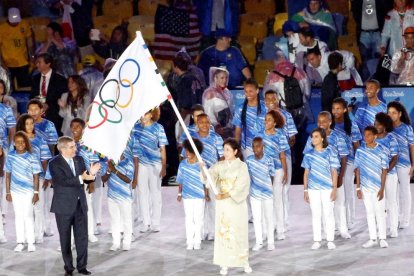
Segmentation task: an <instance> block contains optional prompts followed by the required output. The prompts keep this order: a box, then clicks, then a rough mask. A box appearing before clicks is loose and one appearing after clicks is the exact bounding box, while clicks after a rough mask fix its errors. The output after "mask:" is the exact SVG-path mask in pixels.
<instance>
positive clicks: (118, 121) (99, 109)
mask: <svg viewBox="0 0 414 276" xmlns="http://www.w3.org/2000/svg"><path fill="white" fill-rule="evenodd" d="M107 102H112V103H113V104H114V105H115V101H114V100H106V101H104V102H102V103H101V104H100V105H99V108H98V111H99V115H101V117H102V118H103V117H104V115H103V114H102V109H103V108H104V107H103V105H106V106H107ZM114 109H115V110H116V111H118V113H119V120H117V121H115V120H110V119H106V121H108V122H109V123H113V124H118V123H120V122H121V121H122V113H121V112H119V110H118V109H116V107H114Z"/></svg>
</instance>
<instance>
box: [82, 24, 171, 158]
mask: <svg viewBox="0 0 414 276" xmlns="http://www.w3.org/2000/svg"><path fill="white" fill-rule="evenodd" d="M168 97H170V93H169V92H168V89H167V86H166V84H165V82H164V80H163V79H162V77H161V75H160V74H159V73H158V69H157V66H156V65H155V62H154V60H153V58H152V56H151V54H150V52H149V50H148V48H147V45H146V44H145V42H144V39H143V38H142V35H141V32H137V37H136V38H135V40H134V41H133V42H132V43H131V45H129V47H128V48H127V49H126V50H125V51H124V53H123V54H122V55H121V57H120V58H119V60H118V61H117V62H116V64H115V65H114V67H113V68H112V70H111V72H110V73H109V74H108V76H107V77H106V79H105V81H104V82H103V84H102V86H101V88H100V89H99V91H98V93H97V94H96V97H95V99H94V101H93V103H92V110H91V114H90V117H89V121H88V124H87V127H86V129H85V132H84V134H83V137H82V138H83V143H84V145H85V146H87V147H89V148H92V150H94V151H97V152H99V153H100V154H103V155H105V156H107V157H108V158H110V159H113V160H114V161H115V162H117V161H119V159H120V157H121V155H122V152H123V151H124V149H125V147H126V144H127V141H128V138H129V135H130V132H131V130H132V128H133V126H134V124H135V123H136V121H137V120H138V119H139V118H141V117H142V116H143V115H144V114H145V113H146V112H147V111H149V110H151V109H152V108H154V107H156V106H159V105H160V104H161V103H162V102H163V101H165V100H167V98H168Z"/></svg>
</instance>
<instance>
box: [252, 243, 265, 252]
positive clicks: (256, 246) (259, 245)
mask: <svg viewBox="0 0 414 276" xmlns="http://www.w3.org/2000/svg"><path fill="white" fill-rule="evenodd" d="M262 247H263V244H257V243H256V244H255V246H253V248H252V250H253V251H259V250H260V249H262Z"/></svg>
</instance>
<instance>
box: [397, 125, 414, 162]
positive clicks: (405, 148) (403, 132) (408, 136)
mask: <svg viewBox="0 0 414 276" xmlns="http://www.w3.org/2000/svg"><path fill="white" fill-rule="evenodd" d="M392 133H393V134H394V137H395V138H396V139H397V142H398V146H399V150H400V152H399V153H400V155H399V156H398V162H397V165H396V167H397V168H407V167H411V161H410V160H411V158H410V146H411V145H414V134H413V128H412V127H411V126H410V125H407V124H404V123H402V124H401V125H399V126H398V127H395V128H394V131H393V132H392Z"/></svg>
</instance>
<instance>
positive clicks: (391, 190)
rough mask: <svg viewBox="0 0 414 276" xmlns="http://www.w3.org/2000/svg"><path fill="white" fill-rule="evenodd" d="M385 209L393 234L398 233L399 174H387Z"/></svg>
mask: <svg viewBox="0 0 414 276" xmlns="http://www.w3.org/2000/svg"><path fill="white" fill-rule="evenodd" d="M385 197H386V198H387V201H386V202H385V207H386V209H387V215H388V218H389V226H390V232H391V233H397V231H398V176H397V174H387V180H386V181H385Z"/></svg>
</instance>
